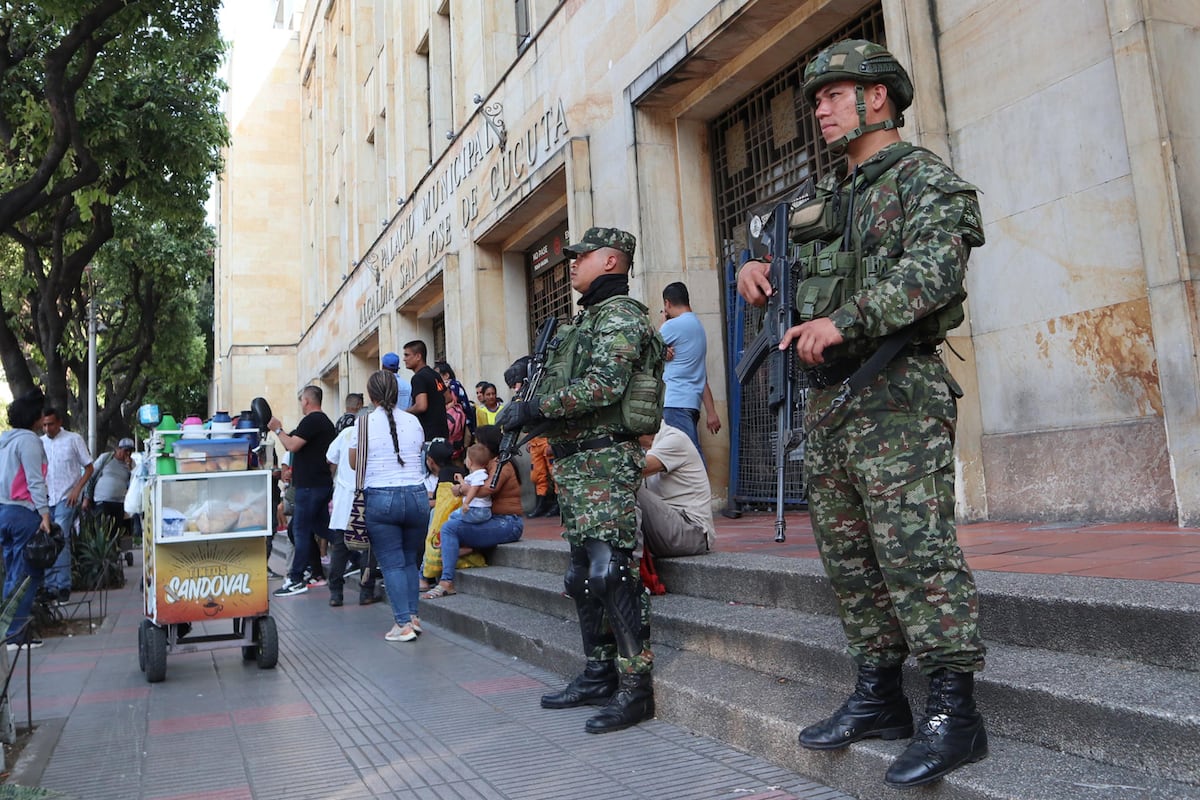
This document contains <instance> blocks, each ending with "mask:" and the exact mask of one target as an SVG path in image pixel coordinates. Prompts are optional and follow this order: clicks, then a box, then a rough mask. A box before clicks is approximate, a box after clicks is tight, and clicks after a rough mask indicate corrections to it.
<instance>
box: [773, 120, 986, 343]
mask: <svg viewBox="0 0 1200 800" xmlns="http://www.w3.org/2000/svg"><path fill="white" fill-rule="evenodd" d="M924 149H925V148H918V147H916V146H915V145H912V144H909V143H907V142H900V143H898V144H896V145H895V146H894V147H893V148H892V149H891V151H890V152H888V153H887V155H886V156H884V157H883V158H881V159H879V160H878V161H871V162H868V163H866V164H864V165H862V167H861V168H860V169H859V170H858V176H857V178H856V179H853V183H852V185H851V186H850V187H849V188H847V189H839V190H837V191H829V190H827V189H818V190H817V194H816V196H815V197H814V198H813V199H812V200H810V201H809V202H807V203H805V204H804V205H803V206H801V207H800V208H798V209H795V210H794V211H793V212H792V216H791V220H790V224H789V233H790V236H791V239H792V241H793V242H794V243H796V244H798V245H799V249H798V251H797V256H796V262H797V266H798V267H799V279H800V282H799V285H798V286H797V288H796V298H795V302H796V306H795V308H796V313H797V316H799V318H800V321H801V322H807V321H809V320H811V319H816V318H818V317H827V316H829V315H830V314H832V313H833V312H834V310H836V309H838V308H840V307H841V306H843V305H845V304H846V303H847V302H849V300H850V298H851V297H853V296H854V295H855V294H857V293H858V292H861V291H863V290H864V289H869V288H871V287H872V286H874V285H875V284H877V283H878V282H879V280H880V277H881V276H882V275H883V274H884V273H885V272H886V271H887V270H889V269H891V268H893V267H895V266H896V264H897V263H898V259H895V258H889V257H886V256H874V255H871V256H864V255H863V254H862V237H861V233H860V232H859V229H858V226H857V225H855V224H854V221H853V220H848V219H847V216H848V215H849V214H850V213H852V212H851V208H852V202H851V199H852V198H851V194H852V193H854V194H855V195H856V196H857V195H861V194H863V193H864V192H865V190H866V189H868V188H870V187H871V186H872V185H873V184H874V183H875V182H876V181H877V180H879V178H880V177H881V176H882V175H883V174H884V173H885V172H887V171H888V170H889V169H891V168H892V167H893V166H894V165H895V164H896V163H897V162H898V161H900V160H901V159H902V158H904V157H906V156H908V155H909V154H911V153H912V152H913V151H915V150H924ZM926 152H929V151H926ZM856 199H857V198H856ZM847 235H849V241H848V242H847V240H846V237H847ZM963 318H964V314H963V307H962V302H961V301H960V302H957V303H952V304H950V305H948V306H946V307H944V308H941V309H939V310H938V311H937V312H936V313H934V314H931V315H929V316H928V317H925V318H923V319H920V320H918V321H917V322H916V323H915V325H916V332H915V334H914V336H913V340H914V341H916V342H940V341H942V340H943V339H945V338H946V334H947V333H948V332H949V331H951V330H953V329H954V328H956V327H957V326H958V325H960V324H961V323H962V321H963Z"/></svg>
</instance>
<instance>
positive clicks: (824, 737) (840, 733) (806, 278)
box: [738, 40, 987, 787]
mask: <svg viewBox="0 0 1200 800" xmlns="http://www.w3.org/2000/svg"><path fill="white" fill-rule="evenodd" d="M802 90H803V93H804V95H805V96H806V97H807V99H808V101H809V103H810V104H811V105H812V107H813V109H814V114H815V116H816V120H817V123H818V124H819V126H820V129H821V135H822V137H823V138H824V139H825V142H826V143H827V144H828V145H829V146H830V147H832V148H833V149H834V150H835V152H844V153H845V155H846V162H845V166H844V168H842V169H839V170H837V171H836V173H835V174H832V175H829V176H826V177H825V178H824V179H822V180H821V181H820V183H819V184H818V186H817V195H816V197H817V201H822V200H827V201H829V202H834V201H836V205H835V206H834V207H835V208H836V209H839V211H837V212H836V213H835V216H837V217H838V218H837V219H836V220H834V222H833V223H832V224H831V225H829V226H828V228H827V229H825V230H822V231H814V232H812V233H811V234H810V233H799V234H798V233H797V230H794V231H793V238H800V239H809V240H811V241H818V244H816V245H814V246H813V247H812V248H810V250H808V251H806V250H805V249H803V248H804V247H807V245H806V244H802V250H801V253H802V258H801V263H800V265H799V266H800V271H801V276H800V277H801V284H800V286H799V288H798V290H797V297H803V298H807V299H806V301H805V302H804V303H802V304H801V307H800V308H798V309H797V312H798V316H799V317H800V319H801V321H802V324H800V325H797V326H795V327H793V328H791V329H790V330H789V331H788V332H787V335H786V336H785V337H784V338H783V341H782V342H781V343H780V349H784V348H787V347H789V346H794V347H795V348H796V352H797V354H798V356H799V358H800V360H801V361H802V362H803V363H804V365H805V366H806V367H807V369H806V370H805V372H806V377H807V382H808V385H809V387H810V390H809V393H808V401H807V404H806V406H805V410H804V415H805V428H806V430H807V431H808V440H807V450H806V454H805V460H804V466H805V471H806V473H807V476H806V477H807V485H808V501H809V513H810V515H811V517H812V522H813V532H814V534H815V535H816V539H817V543H818V546H819V549H820V553H821V559H822V561H823V563H824V565H825V571H826V573H827V574H828V575H829V579H830V583H831V584H832V586H833V589H834V592H835V594H836V596H837V602H838V610H839V613H840V615H841V619H842V626H843V629H844V631H845V633H846V636H847V639H848V640H849V649H850V653H851V656H852V657H853V659H854V661H855V663H856V665H857V666H858V681H857V685H856V687H855V689H854V692H853V694H852V695H851V696H850V698H849V699H848V700H847V701H846V702H845V704H844V705H842V707H841V708H839V709H838V710H837V711H835V712H834V714H833V715H832V716H831V717H829V718H828V719H825V720H823V721H821V722H818V723H817V724H815V725H811V726H809V727H807V728H805V729H804V730H803V731H801V733H800V744H801V745H802V746H803V747H806V748H809V749H814V750H834V749H838V748H842V747H846V746H848V745H849V744H850V743H851V742H855V741H858V740H860V739H864V738H867V737H879V738H884V739H897V738H906V737H908V736H912V735H913V720H912V712H911V710H910V708H909V705H908V702H907V700H906V699H905V697H904V692H903V690H902V688H901V685H900V679H901V666H902V665H903V663H904V661H905V659H906V658H907V656H908V655H909V654H910V653H911V654H912V655H913V656H914V657H915V658H916V661H917V665H918V667H919V668H920V670H921V672H922V674H923V675H925V676H926V677H927V678H928V679H929V681H930V691H929V695H928V701H927V702H926V705H925V715H924V717H923V718H922V719H921V720H920V722H919V724H918V725H917V726H916V735H915V736H913V739H912V742H911V743H910V744H909V746H908V748H907V749H906V750H905V751H904V752H903V753H902V754H901V755H900V757H899V758H897V759H896V761H895V762H894V763H893V764H892V765H891V767H890V768H889V769H888V771H887V774H886V776H885V781H886V782H887V783H888V784H889V785H892V786H896V787H909V786H919V785H922V784H925V783H929V782H931V781H934V780H936V779H938V778H940V777H941V776H943V775H945V774H946V773H948V772H950V771H951V770H954V769H957V768H958V767H960V766H963V765H964V764H968V763H971V762H973V761H978V760H980V759H982V758H984V757H986V755H987V734H986V732H985V731H984V727H983V718H982V716H981V715H980V714H979V711H978V710H977V709H976V707H975V701H974V676H975V673H976V672H978V671H979V670H981V669H982V668H983V662H984V645H983V642H982V641H981V639H980V636H979V627H978V601H977V596H976V589H975V582H974V578H973V577H972V575H971V571H970V570H969V569H968V567H967V563H966V561H965V559H964V558H963V554H962V550H961V549H960V548H959V545H958V540H957V535H956V531H955V525H954V497H955V495H954V426H955V405H956V398H957V397H961V396H962V390H961V389H960V388H959V387H958V384H957V383H956V382H955V380H954V378H952V377H951V375H950V373H949V371H948V370H947V368H946V366H945V364H944V363H943V362H942V360H941V358H940V357H939V355H938V352H937V349H936V348H937V347H938V345H940V344H941V343H942V342H943V341H944V340H945V337H946V333H947V332H948V331H949V330H950V329H952V328H954V327H956V326H957V325H959V324H960V323H961V322H962V320H963V308H962V304H963V300H964V299H965V298H966V290H965V288H964V277H965V272H966V267H967V257H968V255H969V254H970V251H971V248H973V247H979V246H980V245H982V244H983V242H984V235H983V230H982V223H981V220H980V212H979V204H978V201H977V200H976V189H975V187H974V186H972V185H971V184H969V183H967V182H965V181H963V180H962V179H961V178H959V177H958V176H957V175H955V174H954V172H952V171H951V170H950V168H949V167H947V166H946V165H945V164H944V163H942V161H941V160H940V159H938V158H937V156H935V155H934V154H933V153H930V152H929V151H927V150H923V149H920V148H913V147H912V146H911V145H908V144H906V143H904V142H902V141H901V139H900V135H899V133H898V132H897V130H896V129H897V128H898V127H899V126H901V125H902V124H903V122H904V118H903V116H902V114H903V112H904V110H905V109H906V108H908V106H909V104H910V103H911V102H912V98H913V87H912V83H911V82H910V80H909V77H908V74H907V73H906V72H905V70H904V67H902V66H901V65H900V63H899V62H898V61H896V59H895V57H894V56H893V55H892V54H891V53H889V52H888V51H887V50H885V49H884V48H883V47H880V46H879V45H877V44H874V43H872V42H867V41H862V40H853V41H844V42H839V43H837V44H834V45H832V46H830V47H828V48H826V49H825V50H824V51H822V52H821V53H820V54H819V55H818V56H817V57H816V58H815V59H814V60H813V61H812V62H811V63H810V64H809V65H808V68H807V69H806V70H805V73H804V83H803V86H802ZM848 207H853V208H854V211H855V213H854V217H853V219H852V220H850V223H849V224H846V221H845V219H843V218H842V217H844V216H845V215H846V211H845V210H846V209H847V208H848ZM799 217H800V215H796V216H794V217H793V223H796V224H800V223H798V222H797V220H798V219H799ZM805 218H806V219H808V218H809V217H807V215H806V216H805ZM810 227H811V226H810ZM798 230H799V229H798ZM806 230H807V229H806ZM847 236H848V240H847V238H846V237H847ZM806 253H811V257H808V258H806V257H804V254H806ZM829 264H832V265H835V267H836V268H837V269H840V270H841V272H840V273H839V274H836V275H832V274H830V271H829V270H828V269H820V268H818V265H829ZM835 271H836V270H835ZM770 291H771V289H770V283H769V281H768V280H767V267H766V265H765V264H763V263H761V262H755V261H751V262H748V263H747V264H746V266H745V267H744V268H743V269H742V270H741V272H740V274H739V276H738V292H739V293H740V294H741V295H742V297H743V298H744V299H746V301H747V302H750V303H753V304H756V305H762V304H763V303H764V302H765V301H766V296H767V295H768V294H770ZM889 337H893V338H890V339H889ZM885 341H886V342H887V344H886V346H887V347H888V350H892V349H893V348H897V349H896V350H895V351H894V352H895V355H894V356H892V357H891V359H890V361H885V362H884V364H883V366H882V367H881V368H880V369H879V370H877V371H875V372H874V374H873V375H872V374H871V372H870V371H869V370H868V371H867V372H864V373H863V375H865V376H867V377H868V378H869V382H868V383H867V384H866V386H865V387H864V388H863V389H862V390H861V391H860V392H859V393H858V394H857V395H854V396H851V397H849V398H848V396H847V395H848V391H849V390H846V392H843V390H842V383H843V381H846V380H848V379H849V378H850V376H851V375H853V374H854V373H855V372H856V371H858V370H859V368H860V367H862V365H863V364H864V362H866V360H867V359H868V358H869V357H870V356H871V355H872V354H874V353H876V352H877V351H880V350H881V347H883V346H885ZM888 350H884V351H883V352H884V353H885V354H886V353H887V352H888ZM843 401H847V402H845V405H844V406H841V403H842V402H843ZM839 406H841V408H840V410H839V408H838V407H839Z"/></svg>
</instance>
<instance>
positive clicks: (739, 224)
mask: <svg viewBox="0 0 1200 800" xmlns="http://www.w3.org/2000/svg"><path fill="white" fill-rule="evenodd" d="M842 39H870V40H872V41H875V42H879V43H881V44H882V43H884V35H883V10H882V8H881V6H880V5H879V4H874V5H872V6H871V7H869V8H868V9H867V10H866V11H864V12H863V13H862V14H861V15H860V16H859V17H857V18H855V19H854V20H853V21H851V22H849V23H848V24H847V25H846V26H845V27H843V28H841V29H840V30H837V31H835V32H834V33H833V34H831V35H830V36H829V37H828V38H827V39H825V40H824V41H822V42H820V43H818V44H817V45H816V46H815V47H814V48H813V49H812V50H810V51H809V52H806V53H802V54H800V55H799V57H798V58H797V59H796V61H795V62H793V63H792V64H791V65H790V66H788V67H786V68H784V69H783V70H781V71H780V72H778V73H777V74H776V75H774V76H773V77H771V78H770V79H769V80H767V81H766V82H764V83H763V84H762V85H761V86H760V87H758V88H757V89H755V90H754V92H752V93H751V94H749V95H747V96H746V97H744V98H742V99H741V100H739V101H738V102H737V103H736V104H735V105H733V106H731V107H730V108H729V109H727V110H726V111H725V112H724V113H722V114H721V116H719V117H717V119H715V120H714V121H713V123H712V125H711V126H710V128H709V141H710V142H712V152H713V169H714V171H715V174H714V181H713V183H714V185H715V187H716V192H717V197H716V211H717V234H718V236H719V237H720V239H719V241H720V245H721V250H722V254H723V260H724V262H725V265H726V276H725V277H726V293H725V294H726V297H725V318H726V320H728V322H729V328H728V330H729V339H728V341H727V343H726V363H727V364H728V365H729V377H728V380H729V398H730V403H729V416H730V431H731V437H732V440H731V442H730V465H729V495H730V496H729V505H730V508H731V509H733V510H741V509H745V508H748V507H749V508H753V507H763V508H765V507H773V506H774V503H775V455H774V454H775V445H776V439H777V431H776V427H777V426H776V415H775V414H773V413H772V412H771V411H770V410H769V409H768V408H767V380H766V369H759V371H758V372H757V373H756V374H755V375H754V377H753V378H752V379H751V381H750V382H749V383H747V385H746V386H745V387H739V385H738V382H737V378H736V377H734V374H733V367H734V366H735V365H736V364H737V362H738V359H740V358H741V355H742V351H743V349H744V348H745V345H746V344H748V343H749V342H751V341H753V339H754V337H755V336H756V335H757V334H758V330H759V328H760V327H761V324H762V313H763V312H762V310H761V309H757V308H753V307H750V306H747V305H746V304H745V303H744V302H743V301H742V300H741V298H739V297H738V296H737V286H736V283H737V277H736V276H737V266H738V263H739V261H740V259H741V252H742V250H743V249H745V247H746V237H747V232H746V220H747V216H748V214H749V211H750V209H751V208H755V207H758V206H760V205H763V204H767V203H771V202H775V201H778V200H782V199H783V197H784V196H785V195H787V194H788V193H789V192H791V191H793V190H795V189H796V188H797V187H799V185H800V183H801V182H802V181H804V180H805V179H806V178H808V177H809V176H810V175H822V174H824V173H825V172H826V171H827V170H829V169H831V168H832V166H833V164H834V159H833V158H832V156H831V155H830V153H829V151H828V149H827V148H826V147H825V145H824V142H822V141H821V138H820V131H819V128H818V127H817V125H816V123H815V121H814V120H813V117H812V112H811V109H809V107H808V102H807V101H806V100H805V99H804V95H803V94H802V93H801V91H800V87H801V84H802V83H803V77H804V67H805V66H806V65H807V64H808V62H809V61H811V60H812V59H813V57H815V56H816V54H817V53H818V52H820V50H821V49H823V48H824V47H826V46H827V45H830V44H832V43H834V42H838V41H841V40H842ZM799 397H800V393H799V392H797V398H799ZM802 409H803V406H802V403H801V402H800V401H799V399H798V401H797V403H796V407H795V408H794V409H793V421H792V424H793V427H794V428H795V429H796V430H799V428H800V423H801V415H802ZM803 458H804V452H803V448H800V449H798V450H796V451H794V452H793V453H792V454H791V456H790V457H789V460H788V464H787V469H786V471H785V472H786V480H785V488H784V493H785V503H786V504H788V505H793V506H795V505H801V504H803V503H804V476H803Z"/></svg>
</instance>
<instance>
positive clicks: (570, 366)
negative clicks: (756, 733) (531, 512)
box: [496, 228, 662, 733]
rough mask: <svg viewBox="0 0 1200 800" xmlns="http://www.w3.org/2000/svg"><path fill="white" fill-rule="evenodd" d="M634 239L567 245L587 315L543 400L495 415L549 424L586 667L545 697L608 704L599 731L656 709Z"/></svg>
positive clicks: (564, 338) (646, 326) (546, 704)
mask: <svg viewBox="0 0 1200 800" xmlns="http://www.w3.org/2000/svg"><path fill="white" fill-rule="evenodd" d="M635 246H636V240H635V239H634V237H633V235H632V234H630V233H627V232H625V231H622V230H618V229H616V228H590V229H589V230H588V231H587V232H586V233H585V234H584V235H583V238H582V239H581V240H580V241H579V242H578V243H577V244H573V245H570V246H569V247H566V248H564V252H565V253H566V254H567V255H568V256H569V257H570V258H572V259H573V260H572V262H571V286H572V288H574V289H575V290H576V291H578V292H580V293H581V294H582V296H581V297H580V299H579V304H580V305H581V306H583V310H582V311H581V312H580V313H579V315H578V316H577V317H576V319H575V321H574V323H573V325H572V326H571V328H570V332H569V333H568V332H567V331H566V330H563V329H560V331H559V335H558V337H557V338H556V340H555V341H556V344H555V345H552V350H551V352H550V353H549V355H548V357H547V367H546V376H545V377H544V378H543V380H542V383H541V384H540V385H539V392H540V393H541V394H540V396H539V397H536V398H533V399H531V400H529V401H526V402H522V401H514V402H512V403H509V404H508V405H507V406H505V407H504V409H503V410H502V411H501V412H500V416H499V417H497V419H496V421H497V423H499V424H500V425H502V426H505V427H508V426H516V427H526V426H529V425H531V424H535V425H540V426H542V427H546V426H547V425H548V430H547V433H546V435H547V437H548V438H549V440H550V446H551V449H552V451H553V453H554V469H555V478H556V480H557V482H558V492H559V498H558V500H559V506H560V508H561V512H562V519H563V523H564V525H565V528H566V530H565V532H564V533H563V536H564V538H566V540H567V542H568V543H569V544H570V546H571V560H570V565H569V566H568V567H567V573H566V576H565V579H564V583H565V585H566V590H567V594H568V595H570V596H571V597H572V598H573V599H574V601H575V606H576V609H577V611H578V616H579V627H580V632H581V634H582V636H583V649H584V653H585V655H586V657H587V665H586V667H585V669H584V671H583V672H582V673H581V674H580V675H578V676H577V677H576V678H575V679H574V680H572V681H571V683H570V684H569V685H568V686H567V687H566V688H565V689H563V690H562V691H559V692H555V693H553V694H547V695H545V696H544V697H542V701H541V702H542V707H543V708H572V707H575V706H581V705H600V706H604V708H603V709H602V710H601V711H600V712H599V714H598V715H597V716H595V717H592V718H591V719H589V720H588V721H587V723H586V730H587V731H588V732H589V733H606V732H608V731H615V730H620V729H622V728H627V727H629V726H630V725H636V724H637V723H639V722H641V721H642V720H644V719H649V718H651V717H653V716H654V691H653V686H652V683H651V668H652V667H653V665H654V654H653V652H652V651H651V649H650V598H649V595H648V594H647V593H646V592H645V591H644V590H643V588H642V582H641V577H640V572H639V568H638V562H637V560H636V559H635V558H634V557H633V550H634V548H635V547H636V545H637V522H636V517H635V512H634V508H635V501H634V495H635V492H636V491H637V488H638V486H639V484H640V483H641V477H642V467H643V466H644V465H645V457H644V455H643V452H642V449H641V447H640V446H639V445H638V441H637V436H636V435H634V434H633V433H631V432H630V431H629V430H628V429H627V427H626V425H624V424H623V418H622V414H621V413H620V410H619V407H620V405H621V404H620V401H621V399H622V396H623V395H624V394H625V393H626V387H627V386H628V385H629V383H630V380H631V377H632V376H633V375H634V372H635V367H637V366H638V365H640V364H644V363H645V359H646V358H647V353H648V352H650V351H651V350H652V349H653V348H652V346H653V344H654V341H653V340H654V339H655V337H658V333H657V332H656V331H655V330H654V328H653V327H652V326H651V324H650V320H649V317H648V316H647V309H646V307H645V306H644V305H642V304H641V303H639V302H638V301H636V300H634V299H633V298H631V297H629V295H628V292H629V269H630V263H631V259H632V258H633V253H634V248H635ZM659 343H660V344H661V340H659ZM659 352H661V350H660V351H659ZM659 369H660V372H661V366H660V367H659ZM658 398H659V399H658V401H657V402H658V408H657V409H655V414H656V421H657V419H660V418H661V416H662V405H661V403H662V399H661V393H660V394H659V395H658Z"/></svg>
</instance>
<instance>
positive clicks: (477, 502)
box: [463, 469, 492, 508]
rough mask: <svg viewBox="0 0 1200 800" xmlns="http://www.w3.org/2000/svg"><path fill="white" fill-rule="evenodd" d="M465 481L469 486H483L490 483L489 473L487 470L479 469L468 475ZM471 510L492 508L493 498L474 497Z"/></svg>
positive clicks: (470, 505) (470, 504)
mask: <svg viewBox="0 0 1200 800" xmlns="http://www.w3.org/2000/svg"><path fill="white" fill-rule="evenodd" d="M463 481H464V482H465V483H466V484H467V485H468V486H483V485H484V484H485V483H487V482H488V471H487V470H486V469H477V470H475V471H474V472H470V473H467V477H465V478H463ZM468 506H469V507H470V508H491V507H492V498H491V497H474V498H472V499H471V502H470V503H469V504H468Z"/></svg>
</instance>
